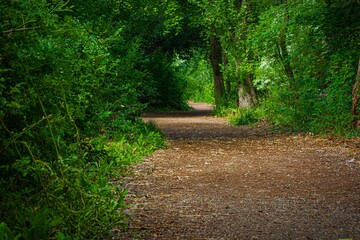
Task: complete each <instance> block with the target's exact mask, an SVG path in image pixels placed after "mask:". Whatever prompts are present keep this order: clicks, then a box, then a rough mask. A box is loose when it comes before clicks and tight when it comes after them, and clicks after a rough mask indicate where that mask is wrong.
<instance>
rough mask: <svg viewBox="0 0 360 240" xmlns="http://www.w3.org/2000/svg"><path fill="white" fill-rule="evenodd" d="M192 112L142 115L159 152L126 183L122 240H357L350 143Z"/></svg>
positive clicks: (359, 222) (355, 160) (359, 208)
mask: <svg viewBox="0 0 360 240" xmlns="http://www.w3.org/2000/svg"><path fill="white" fill-rule="evenodd" d="M194 107H195V108H196V109H198V110H197V111H192V112H188V113H172V114H156V115H148V116H145V117H144V119H145V120H150V119H152V120H154V121H156V123H157V124H158V126H159V127H160V128H161V129H162V130H163V131H164V133H165V134H166V136H167V139H168V148H167V149H163V150H158V151H157V152H156V153H155V155H153V156H152V157H150V158H148V159H146V160H145V161H144V163H143V164H141V165H138V166H136V167H135V175H134V176H133V177H131V178H128V179H127V181H126V187H127V188H128V190H129V193H128V197H127V201H128V203H129V204H130V205H131V207H130V209H129V210H128V213H129V214H130V216H131V218H132V220H131V223H130V229H129V232H128V233H126V234H125V235H123V236H122V237H121V239H304V240H306V239H314V240H315V239H316V240H319V239H340V238H348V239H353V240H356V239H359V240H360V153H359V152H360V151H359V150H360V149H359V147H360V146H359V145H358V146H356V144H357V143H355V144H354V143H352V144H351V143H344V142H343V143H341V144H339V143H335V142H334V141H329V140H324V139H319V138H314V137H304V136H297V135H288V134H279V133H276V134H275V133H270V131H268V130H266V129H265V128H263V127H260V128H250V127H246V126H241V127H234V126H229V125H228V124H227V122H226V120H224V119H221V118H214V117H210V116H206V115H207V114H209V110H210V108H209V106H207V105H204V104H195V105H194Z"/></svg>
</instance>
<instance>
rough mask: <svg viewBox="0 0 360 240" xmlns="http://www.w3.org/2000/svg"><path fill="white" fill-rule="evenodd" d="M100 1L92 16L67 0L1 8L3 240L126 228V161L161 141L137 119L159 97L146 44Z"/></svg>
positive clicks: (9, 3) (93, 234) (98, 234)
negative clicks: (128, 32) (127, 31)
mask: <svg viewBox="0 0 360 240" xmlns="http://www.w3.org/2000/svg"><path fill="white" fill-rule="evenodd" d="M74 3H76V1H74ZM89 3H90V2H87V3H83V4H85V5H86V4H89ZM102 3H103V5H102V8H103V9H102V11H105V12H107V13H109V16H107V17H104V16H99V15H96V14H100V13H96V12H93V13H91V12H90V10H91V9H89V12H88V13H84V12H82V13H83V14H84V15H85V16H86V15H87V14H89V17H88V19H85V18H83V17H82V16H81V14H80V12H81V11H80V10H84V9H86V8H85V7H84V5H81V4H80V3H79V5H78V9H76V7H77V6H76V5H71V3H69V1H43V0H33V1H14V0H5V1H2V2H1V4H0V134H1V139H0V159H1V162H0V196H1V197H0V222H3V223H2V224H1V225H0V232H1V233H0V234H3V235H0V238H1V239H3V238H5V239H7V238H9V239H12V237H14V238H15V236H18V237H21V238H24V239H49V238H54V237H56V238H58V239H67V238H66V237H74V238H79V239H86V238H102V237H106V236H108V234H109V233H110V231H111V229H112V228H113V227H114V226H122V227H124V228H125V227H126V224H125V221H124V220H125V215H124V214H123V210H124V209H125V208H126V206H125V204H124V202H123V200H124V196H125V194H126V190H125V189H123V187H122V186H121V177H122V176H123V174H124V173H125V170H126V166H128V165H129V164H131V163H134V162H138V161H139V160H140V159H141V158H142V157H143V156H144V155H148V154H151V153H152V152H153V151H154V149H156V148H158V147H161V146H163V145H164V140H163V136H162V135H161V134H160V133H159V131H158V130H156V127H154V126H151V125H146V124H144V123H143V122H142V121H141V120H139V119H138V116H139V114H140V113H141V112H142V111H143V110H144V109H145V108H146V106H147V104H150V102H149V101H148V99H156V98H157V96H158V95H159V91H158V89H157V86H156V84H155V82H156V79H155V78H154V76H153V75H152V74H151V72H150V71H149V70H147V69H146V64H145V63H144V61H145V60H144V53H143V50H142V43H141V41H140V40H138V39H136V38H134V39H132V40H131V41H130V40H128V39H126V37H127V36H126V35H125V33H123V30H122V24H123V22H122V21H120V20H119V19H116V17H119V14H120V13H117V12H116V11H117V10H116V8H114V7H113V5H112V4H114V3H119V1H102ZM92 14H94V15H92ZM101 14H104V12H103V13H101ZM91 17H93V18H94V19H98V21H97V22H96V21H93V19H91ZM110 17H111V18H113V19H112V20H113V21H111V20H110V19H109V18H110ZM95 22H96V24H95ZM174 104H175V103H174ZM10 229H11V231H12V233H10ZM6 232H7V233H6ZM5 236H7V237H5Z"/></svg>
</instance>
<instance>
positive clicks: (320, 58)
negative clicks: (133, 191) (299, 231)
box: [0, 0, 360, 239]
mask: <svg viewBox="0 0 360 240" xmlns="http://www.w3.org/2000/svg"><path fill="white" fill-rule="evenodd" d="M359 13H360V4H359V3H358V1H356V0H349V1H340V0H315V1H300V0H294V1H286V0H281V1H279V0H261V1H253V0H217V1H207V0H188V1H183V0H151V1H144V0H131V1H130V0H100V1H95V0H89V1H79V0H69V1H64V0H26V1H25V0H3V1H1V3H0V93H1V95H0V131H1V139H0V142H1V146H0V159H1V162H0V194H1V199H0V200H1V201H0V220H1V222H2V223H1V224H0V234H3V235H0V238H2V237H3V236H7V237H8V238H9V239H14V238H16V236H18V237H19V236H21V237H23V238H25V239H48V238H53V237H56V238H58V239H66V238H67V237H77V238H80V239H84V238H102V237H106V236H108V235H109V234H110V231H111V230H112V229H113V228H114V227H119V226H122V227H123V228H126V224H125V216H124V214H123V210H124V208H126V206H125V205H124V202H123V199H124V196H125V194H126V190H125V189H123V187H122V186H121V178H122V175H124V174H125V172H126V168H127V167H126V166H128V165H130V164H131V163H134V162H137V161H139V160H140V159H141V157H142V156H144V155H147V154H151V153H152V151H153V150H154V149H156V148H158V147H161V146H163V144H164V141H163V137H162V136H161V134H160V133H159V132H158V131H157V130H156V127H154V126H153V125H151V124H150V125H149V124H144V123H143V122H142V121H141V120H140V119H139V118H138V116H139V115H140V114H141V113H142V112H143V111H145V110H146V109H148V110H149V109H151V110H154V109H185V108H186V102H185V100H188V99H191V100H196V101H206V102H210V103H215V104H216V107H217V112H218V113H224V112H229V111H230V112H231V114H233V115H235V117H234V118H233V123H235V124H248V123H253V122H256V121H257V120H259V119H266V120H268V121H270V122H272V123H273V124H276V125H281V126H288V127H290V128H291V129H293V130H302V131H311V132H314V133H335V134H339V135H344V134H348V133H352V134H358V133H359V127H358V126H359V124H358V123H359V112H360V109H359V101H358V98H359V92H360V89H359V88H360V80H359V74H360V73H359V70H358V69H359V52H360V44H359V39H360V36H359V33H360V31H359V27H360V14H359ZM357 71H358V73H357ZM10 229H11V230H10Z"/></svg>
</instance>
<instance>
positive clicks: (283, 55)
mask: <svg viewBox="0 0 360 240" xmlns="http://www.w3.org/2000/svg"><path fill="white" fill-rule="evenodd" d="M282 4H284V5H286V4H287V1H286V0H284V1H282ZM288 21H289V14H288V11H287V9H286V6H285V10H284V27H283V28H282V29H281V31H280V34H279V43H278V51H279V57H280V59H281V62H282V64H283V68H284V71H285V74H286V76H288V78H289V79H290V80H291V82H294V81H295V77H294V72H293V69H292V67H291V64H290V58H289V52H288V50H287V43H286V33H287V27H286V23H287V22H288Z"/></svg>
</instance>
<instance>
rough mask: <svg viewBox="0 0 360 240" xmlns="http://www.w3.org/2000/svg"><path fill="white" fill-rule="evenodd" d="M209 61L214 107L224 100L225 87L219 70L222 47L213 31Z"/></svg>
mask: <svg viewBox="0 0 360 240" xmlns="http://www.w3.org/2000/svg"><path fill="white" fill-rule="evenodd" d="M212 28H213V27H212ZM212 32H213V31H212ZM210 62H211V66H212V70H213V74H214V97H215V105H216V107H219V106H221V105H222V104H223V101H224V96H225V87H224V80H223V74H222V72H221V63H222V47H221V43H220V39H219V38H218V37H217V36H215V34H214V33H212V34H211V36H210Z"/></svg>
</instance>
